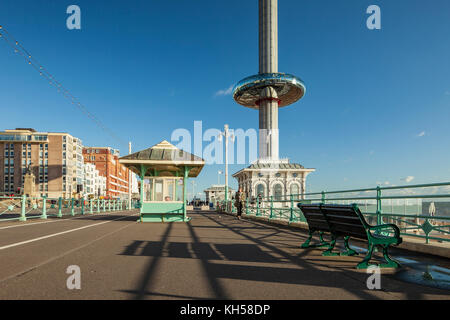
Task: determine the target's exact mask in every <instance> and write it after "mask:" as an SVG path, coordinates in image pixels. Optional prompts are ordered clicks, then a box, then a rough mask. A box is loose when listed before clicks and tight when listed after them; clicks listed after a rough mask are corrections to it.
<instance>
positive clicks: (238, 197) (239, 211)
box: [234, 188, 245, 220]
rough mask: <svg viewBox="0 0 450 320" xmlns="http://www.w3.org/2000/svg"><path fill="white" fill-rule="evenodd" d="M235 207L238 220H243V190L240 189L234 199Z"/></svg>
mask: <svg viewBox="0 0 450 320" xmlns="http://www.w3.org/2000/svg"><path fill="white" fill-rule="evenodd" d="M234 205H235V207H236V209H237V216H236V217H237V219H238V220H240V219H241V215H242V208H243V207H244V205H245V194H244V193H243V192H242V188H239V190H238V192H236V196H235V198H234Z"/></svg>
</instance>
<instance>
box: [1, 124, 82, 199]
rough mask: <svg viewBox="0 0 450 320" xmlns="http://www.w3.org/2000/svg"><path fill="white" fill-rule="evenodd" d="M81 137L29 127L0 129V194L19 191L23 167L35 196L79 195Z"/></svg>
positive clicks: (80, 191) (80, 184)
mask: <svg viewBox="0 0 450 320" xmlns="http://www.w3.org/2000/svg"><path fill="white" fill-rule="evenodd" d="M82 150H83V146H82V141H81V140H80V139H78V138H76V137H73V136H72V135H70V134H68V133H58V132H37V131H36V130H34V129H32V128H17V129H14V130H5V131H0V194H5V193H6V194H11V193H14V194H20V193H21V191H22V188H23V181H24V174H25V172H26V169H27V167H30V170H31V172H32V173H33V174H34V176H35V177H36V186H35V190H36V193H37V195H38V196H44V195H45V196H47V197H50V198H57V197H66V198H69V197H80V196H81V195H82V192H83V179H84V167H83V165H84V164H83V156H82Z"/></svg>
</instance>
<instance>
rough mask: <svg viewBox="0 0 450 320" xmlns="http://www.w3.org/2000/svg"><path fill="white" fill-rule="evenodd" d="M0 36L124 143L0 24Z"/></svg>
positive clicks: (86, 113)
mask: <svg viewBox="0 0 450 320" xmlns="http://www.w3.org/2000/svg"><path fill="white" fill-rule="evenodd" d="M0 38H1V39H3V40H5V42H6V43H7V44H8V45H9V46H10V47H11V48H12V49H13V50H14V52H15V53H19V54H20V55H21V56H22V57H23V58H24V59H25V60H26V61H27V63H28V64H29V65H31V66H32V67H33V68H34V69H35V70H36V71H37V72H39V75H40V76H42V77H43V78H45V79H46V80H47V81H48V83H49V84H50V85H52V86H54V87H55V88H56V89H57V92H59V93H61V94H62V95H63V96H64V97H65V98H67V99H68V100H69V101H70V102H71V103H72V104H73V105H75V106H76V107H77V108H78V109H79V110H80V111H81V112H83V113H84V114H85V115H86V116H87V117H88V118H90V119H91V120H92V121H93V122H94V123H95V124H96V125H97V126H98V127H99V128H100V129H102V130H103V131H104V132H105V133H107V134H108V135H109V136H111V137H112V138H113V139H114V140H116V141H117V142H118V143H121V144H125V143H126V142H125V141H124V140H122V139H120V138H119V137H118V136H117V135H116V134H115V133H114V132H113V131H112V130H111V129H109V128H108V127H106V126H105V125H104V124H103V123H102V122H101V121H100V119H98V118H97V117H96V116H95V115H93V114H92V113H91V112H90V111H89V110H88V109H87V108H86V107H85V106H84V105H83V104H82V103H81V102H79V100H78V99H77V98H76V97H75V96H74V95H72V94H71V92H70V91H69V90H68V89H66V88H65V87H64V86H63V85H62V84H61V83H60V82H59V81H57V80H56V78H55V77H54V76H53V75H52V74H51V73H50V72H48V71H47V69H46V68H44V66H43V65H42V64H40V63H39V62H38V61H37V60H36V58H34V56H33V55H32V54H31V53H30V52H28V51H27V50H26V49H25V48H24V47H23V46H22V45H21V44H20V43H19V42H18V41H17V40H15V39H14V37H13V36H12V35H11V34H10V33H9V32H8V31H7V30H6V29H5V28H4V27H3V26H2V25H0Z"/></svg>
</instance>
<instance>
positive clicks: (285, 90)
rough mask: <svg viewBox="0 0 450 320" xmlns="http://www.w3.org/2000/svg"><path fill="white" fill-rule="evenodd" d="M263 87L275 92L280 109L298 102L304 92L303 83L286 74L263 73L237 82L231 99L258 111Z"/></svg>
mask: <svg viewBox="0 0 450 320" xmlns="http://www.w3.org/2000/svg"><path fill="white" fill-rule="evenodd" d="M265 87H272V88H274V89H275V90H276V92H277V95H278V99H279V106H280V107H285V106H288V105H290V104H292V103H294V102H296V101H298V100H299V99H301V98H302V97H303V96H304V94H305V91H306V87H305V85H304V83H303V81H302V80H301V79H300V78H297V77H296V76H293V75H291V74H286V73H263V74H257V75H254V76H250V77H248V78H245V79H242V80H241V81H239V82H238V83H237V84H236V85H235V86H234V88H233V98H234V100H235V101H236V102H237V103H239V104H241V105H243V106H244V107H249V108H254V109H258V108H259V107H258V101H259V100H260V99H261V90H262V89H264V88H265Z"/></svg>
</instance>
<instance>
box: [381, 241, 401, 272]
mask: <svg viewBox="0 0 450 320" xmlns="http://www.w3.org/2000/svg"><path fill="white" fill-rule="evenodd" d="M388 248H389V245H387V244H385V245H383V257H384V260H386V262H387V263H383V264H380V268H399V267H400V263H398V262H397V261H395V260H392V259H391V257H389V253H388Z"/></svg>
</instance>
